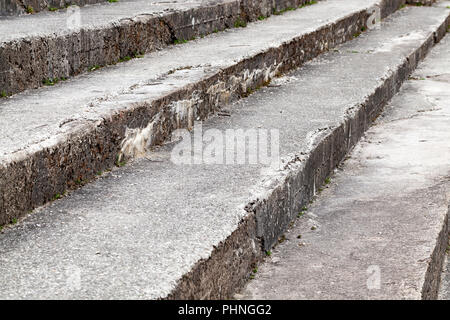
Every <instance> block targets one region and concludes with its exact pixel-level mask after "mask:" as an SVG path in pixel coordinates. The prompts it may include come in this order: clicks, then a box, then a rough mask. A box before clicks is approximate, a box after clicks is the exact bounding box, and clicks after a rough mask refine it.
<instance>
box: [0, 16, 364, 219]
mask: <svg viewBox="0 0 450 320" xmlns="http://www.w3.org/2000/svg"><path fill="white" fill-rule="evenodd" d="M367 18H368V13H367V12H366V11H362V12H358V13H355V14H353V15H351V16H349V17H346V18H344V19H342V20H341V21H339V22H338V23H336V24H334V25H329V26H326V27H324V28H322V29H320V30H318V31H315V32H312V33H310V34H307V35H305V36H303V37H301V38H297V39H294V40H292V41H291V42H289V43H286V44H284V45H282V46H281V47H278V48H273V49H270V50H267V51H266V52H264V53H261V54H258V55H256V56H253V57H250V58H248V59H246V60H244V61H242V62H240V63H238V64H237V65H235V66H232V67H229V68H228V69H225V70H222V71H219V72H218V71H215V72H214V73H213V74H212V75H210V76H209V77H206V78H205V79H204V80H202V81H200V82H198V83H195V84H193V85H188V86H186V87H185V88H183V89H180V90H177V91H176V92H173V93H171V94H169V95H166V96H164V97H162V98H160V99H157V100H154V101H148V102H144V103H140V104H132V105H130V106H129V107H128V108H127V110H126V111H123V112H121V113H119V114H115V115H114V116H112V117H108V118H106V119H105V120H104V121H103V122H102V123H97V124H92V125H86V127H85V128H83V130H80V131H78V132H77V133H74V134H73V135H72V136H70V137H67V138H66V140H64V141H62V142H60V143H56V144H55V145H48V147H47V148H42V149H39V150H38V151H36V152H35V153H33V154H31V153H17V154H16V156H15V158H14V159H10V160H9V161H8V162H7V164H5V165H4V166H3V167H1V168H0V177H1V179H0V190H1V191H2V194H3V197H2V198H0V213H1V214H0V225H1V224H5V223H9V222H10V221H12V219H13V218H17V217H19V216H20V215H22V214H24V213H26V212H28V211H30V210H32V209H33V208H35V207H37V206H40V205H42V204H44V203H46V202H48V201H49V200H51V199H52V198H53V197H54V196H55V195H56V194H63V193H64V191H65V190H66V189H67V188H68V187H74V186H76V185H77V183H76V181H77V182H78V184H79V182H80V181H87V180H90V179H92V178H93V177H95V176H96V174H97V172H99V171H104V170H105V169H107V168H111V167H112V166H114V164H115V163H116V160H117V155H118V154H119V153H120V152H121V145H122V144H123V142H124V141H126V139H127V138H129V137H127V130H126V128H145V127H146V126H148V124H149V123H152V122H155V123H154V126H153V130H152V131H151V135H150V136H147V137H145V138H146V139H147V140H151V141H152V143H153V144H157V143H160V142H162V141H164V140H166V139H167V138H169V137H170V134H171V133H172V132H173V130H175V129H177V128H179V127H185V126H187V125H188V123H189V122H192V120H193V119H194V118H195V119H196V117H193V118H191V119H184V120H183V121H181V122H179V121H178V119H177V118H178V115H177V114H173V113H171V111H170V110H171V109H172V108H171V107H170V106H171V105H173V103H174V102H177V101H186V100H188V101H189V100H192V97H193V96H197V97H201V99H197V100H196V101H194V102H197V103H198V104H199V105H198V106H197V110H198V111H197V115H196V116H199V117H200V118H206V116H207V115H208V114H209V113H210V112H211V111H213V110H215V109H217V107H219V106H221V105H223V103H224V102H231V101H233V100H235V99H237V98H239V97H240V96H241V95H242V94H243V93H244V92H245V91H246V89H244V90H242V87H241V86H240V85H239V83H241V82H242V81H245V82H246V83H247V85H248V87H249V88H256V87H257V86H259V85H261V84H263V83H264V82H265V81H267V80H270V78H269V79H266V78H264V77H263V76H262V75H265V74H267V72H268V71H270V72H269V73H270V75H269V76H270V77H273V76H275V75H276V74H278V73H282V72H285V71H288V70H291V69H293V68H296V67H299V66H300V65H302V64H303V63H304V62H305V61H308V60H309V59H311V58H313V57H315V56H317V55H318V54H320V53H321V52H323V51H324V50H326V49H327V47H328V48H331V47H332V46H334V45H337V44H340V43H342V42H344V41H346V40H349V39H352V38H353V35H354V34H355V33H356V32H357V31H358V30H360V29H361V27H362V26H364V25H365V22H366V20H367ZM341 29H345V31H344V32H343V33H342V30H341ZM321 42H324V43H328V46H327V47H326V46H322V45H321ZM316 43H319V45H316ZM305 44H306V47H305ZM310 44H313V46H312V47H308V46H309V45H310ZM302 49H303V50H304V51H305V52H304V53H301V50H302ZM275 61H276V62H277V65H276V67H274V62H275ZM277 68H278V69H277ZM249 74H255V75H256V74H257V75H259V76H257V77H251V78H249V77H248V75H249ZM175 75H176V73H175ZM172 76H173V75H172ZM168 77H170V75H168ZM216 85H217V86H218V87H219V88H221V89H220V90H214V88H216ZM211 88H212V89H211ZM210 89H211V90H210ZM194 93H195V94H194ZM224 96H225V97H226V100H227V101H223V97H224ZM200 100H203V101H204V102H203V103H201V102H200ZM155 119H163V120H161V121H159V122H158V120H157V121H154V120H155ZM125 156H129V155H127V154H125Z"/></svg>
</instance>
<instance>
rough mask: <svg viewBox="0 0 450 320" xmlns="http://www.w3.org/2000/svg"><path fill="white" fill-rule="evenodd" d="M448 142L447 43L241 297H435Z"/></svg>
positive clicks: (444, 233)
mask: <svg viewBox="0 0 450 320" xmlns="http://www.w3.org/2000/svg"><path fill="white" fill-rule="evenodd" d="M449 139H450V37H449V36H447V37H445V38H444V39H443V40H442V41H441V43H440V44H439V45H437V46H436V47H435V48H434V49H433V50H432V52H431V53H430V55H429V57H427V58H426V60H425V61H424V62H423V63H422V64H421V65H420V66H419V67H418V69H417V70H416V72H415V73H414V74H413V75H412V76H411V78H410V80H408V81H407V82H406V83H405V84H404V85H403V87H402V89H401V91H400V93H399V94H398V95H396V96H395V97H394V99H393V100H392V101H391V102H390V103H389V105H388V106H387V108H386V110H385V111H384V112H383V114H382V115H381V116H380V117H379V118H378V119H377V121H376V122H375V124H374V126H373V127H371V128H370V129H369V130H368V131H367V134H366V135H365V137H364V138H363V139H362V141H361V142H360V143H359V144H358V145H357V146H356V147H355V149H354V150H353V151H352V152H351V153H350V155H349V157H348V159H347V160H346V161H345V162H344V164H343V165H342V167H341V168H340V169H339V170H338V171H337V173H336V175H334V176H333V177H332V182H331V183H330V184H329V185H327V187H326V188H325V189H324V190H323V192H322V193H321V194H320V195H318V196H317V199H316V201H315V202H314V203H313V204H311V205H310V206H309V208H308V210H307V212H306V213H305V214H304V215H303V216H302V217H300V218H299V219H298V220H296V222H295V225H294V226H293V227H292V228H291V229H290V230H289V231H288V232H287V233H286V234H285V236H284V237H283V238H282V239H283V240H284V242H283V243H282V244H280V245H278V246H277V247H276V248H275V250H273V253H272V255H271V257H270V258H268V259H267V261H266V263H264V264H263V265H262V266H261V267H260V268H258V271H257V274H256V275H255V279H254V280H252V281H250V282H249V283H248V286H247V287H246V289H245V290H244V291H243V293H242V295H239V297H240V298H249V299H282V300H284V299H436V298H437V297H438V289H439V282H440V273H441V270H442V264H443V260H444V255H445V250H446V249H447V244H448V232H449V227H448V216H449V204H450V145H449V143H448V141H449ZM299 237H300V239H299ZM443 280H444V281H443V283H442V286H443V287H442V288H441V297H442V298H445V297H447V299H448V293H447V292H448V290H449V289H450V288H449V287H448V286H449V283H448V276H444V278H443Z"/></svg>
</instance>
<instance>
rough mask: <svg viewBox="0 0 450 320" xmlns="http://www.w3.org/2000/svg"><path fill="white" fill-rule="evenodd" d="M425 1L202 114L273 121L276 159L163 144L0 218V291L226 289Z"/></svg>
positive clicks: (417, 48) (252, 124) (412, 57)
mask: <svg viewBox="0 0 450 320" xmlns="http://www.w3.org/2000/svg"><path fill="white" fill-rule="evenodd" d="M429 10H431V11H423V10H421V9H418V8H406V9H404V10H401V11H400V12H398V13H396V14H394V15H393V16H392V17H390V18H388V19H386V20H385V21H384V22H383V24H382V26H381V28H380V29H378V30H371V31H369V32H367V33H364V34H362V35H361V36H359V37H358V38H357V39H355V40H354V41H351V42H347V43H346V44H344V45H342V46H340V47H338V48H337V51H330V52H328V53H326V54H324V55H323V56H321V57H320V58H318V59H315V60H313V61H311V62H310V63H307V64H306V65H305V66H304V67H302V68H301V69H299V70H298V71H296V72H294V73H292V74H290V75H289V77H285V78H280V79H278V80H276V81H274V82H273V83H272V84H271V86H269V87H266V88H262V89H261V90H260V91H258V92H257V93H255V94H253V95H250V96H249V97H248V98H246V99H244V100H240V101H239V102H237V103H235V104H233V105H231V106H230V107H228V113H229V116H226V115H223V114H224V113H225V110H221V113H219V114H217V116H215V117H211V118H210V119H209V120H207V121H205V122H204V123H203V127H204V130H207V129H216V130H218V131H219V132H224V131H225V130H227V129H248V128H262V129H278V130H279V133H280V135H279V136H280V139H279V141H280V155H281V157H282V159H283V165H282V166H281V167H280V168H278V169H273V170H270V169H269V168H267V167H266V166H264V165H262V164H255V165H237V164H235V165H233V164H229V165H219V164H216V165H213V164H210V165H207V164H198V165H177V164H175V163H173V162H171V161H170V150H171V148H172V147H173V144H166V145H164V146H162V147H159V148H155V149H154V150H152V151H150V152H148V153H147V154H146V157H145V158H141V159H137V160H135V161H133V162H132V163H130V164H129V165H127V166H125V167H122V168H118V169H116V170H113V171H112V172H110V173H109V174H105V175H103V176H102V177H100V178H99V179H98V180H97V181H95V182H93V183H91V184H88V185H86V186H85V187H84V188H82V189H79V190H77V191H74V192H73V193H70V194H69V195H68V196H67V197H65V198H63V199H62V200H60V201H55V202H53V203H52V204H50V205H47V206H45V207H42V208H40V209H38V210H36V211H34V213H33V214H31V215H29V216H28V217H27V218H25V219H24V220H22V221H19V222H18V223H17V224H16V225H14V226H12V227H8V228H5V229H4V230H3V233H1V234H0V297H1V298H7V299H9V298H195V299H202V298H229V297H231V296H232V294H233V293H235V292H236V291H237V290H239V288H241V287H242V286H243V284H244V283H245V279H246V278H247V277H248V276H249V274H250V271H251V268H252V266H254V264H255V263H257V262H258V261H260V260H261V258H262V256H263V254H264V246H266V245H267V244H268V243H270V242H271V241H272V239H273V238H276V237H278V236H279V235H280V234H281V233H280V232H284V229H283V227H284V225H285V224H284V223H285V221H289V219H290V217H292V216H293V215H294V214H296V213H298V212H299V210H300V208H301V206H302V205H304V203H305V202H306V201H307V200H309V196H310V195H311V194H313V193H314V190H315V189H316V188H317V186H318V185H320V183H321V181H323V178H324V177H326V176H328V175H329V174H330V171H331V170H333V168H334V166H335V165H336V164H337V163H339V162H340V160H341V158H342V157H343V156H344V155H345V153H346V152H347V150H348V149H349V148H351V147H352V146H353V145H354V144H355V143H356V142H357V141H358V138H359V137H360V136H361V135H362V133H363V131H364V130H365V129H366V128H367V126H368V124H369V123H370V121H371V119H372V118H374V117H375V116H376V114H377V112H378V110H380V109H381V107H382V106H383V105H384V104H385V103H386V102H387V101H388V100H389V99H390V98H391V96H392V95H393V94H394V93H395V92H396V91H397V90H398V89H399V87H400V85H401V83H402V82H403V80H405V79H406V78H407V77H408V75H409V73H410V71H411V70H412V69H414V68H415V66H416V64H417V63H418V61H419V60H420V59H421V58H422V57H423V56H424V55H425V54H426V53H427V52H428V50H429V48H431V47H432V46H433V44H434V41H435V35H436V31H437V30H438V29H439V28H440V27H441V26H442V25H443V24H444V23H445V20H446V18H447V16H446V15H445V14H444V13H443V12H442V11H439V12H437V11H434V10H433V9H431V8H430V9H429ZM430 13H433V14H430ZM436 39H437V40H439V37H436ZM318 97H320V99H318ZM221 114H222V116H221ZM225 114H226V113H225ZM194 133H195V131H194ZM280 199H284V200H283V201H281V200H280ZM264 204H267V207H268V209H267V211H264V208H265V206H264ZM278 207H279V208H278ZM275 214H277V215H278V216H275ZM275 232H278V234H275Z"/></svg>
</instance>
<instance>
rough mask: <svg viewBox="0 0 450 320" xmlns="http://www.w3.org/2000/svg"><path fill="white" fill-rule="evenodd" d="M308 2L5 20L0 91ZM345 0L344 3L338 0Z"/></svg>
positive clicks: (122, 8)
mask: <svg viewBox="0 0 450 320" xmlns="http://www.w3.org/2000/svg"><path fill="white" fill-rule="evenodd" d="M305 2H306V0H278V1H271V0H264V1H259V0H208V1H203V0H196V1H186V0H179V1H170V2H168V1H147V0H134V1H124V2H118V3H113V4H110V3H105V4H100V5H95V6H87V7H83V8H81V9H80V10H79V11H74V10H73V9H72V8H70V9H68V10H60V11H58V12H47V13H41V14H37V15H32V16H29V15H28V16H23V17H16V18H10V19H3V20H2V23H1V24H0V93H3V94H4V95H5V94H8V95H10V94H14V93H18V92H21V91H23V90H25V89H29V88H37V87H40V86H42V85H43V81H45V80H47V79H54V78H58V79H59V78H68V77H71V76H74V75H77V74H80V73H83V72H86V71H88V70H89V69H90V68H92V67H94V66H104V65H109V64H115V63H117V62H119V61H120V60H121V59H124V58H125V59H128V58H129V57H133V56H135V55H140V54H142V53H145V52H152V51H155V50H160V49H161V48H164V47H166V46H167V45H169V44H173V43H174V41H175V40H180V41H183V40H190V39H192V38H193V37H200V36H204V35H206V34H209V33H212V32H214V31H216V30H224V29H225V28H232V27H234V26H235V24H236V23H237V22H239V21H240V22H241V23H242V22H248V21H255V20H256V19H257V18H258V17H260V16H268V15H271V14H272V12H273V11H277V10H283V9H285V8H288V7H296V6H298V5H301V4H303V3H305ZM353 2H354V1H353ZM360 2H361V1H360ZM363 2H365V3H373V2H374V1H370V0H364V1H363ZM378 2H383V3H386V5H384V6H383V11H382V12H383V13H384V14H385V15H387V14H388V13H390V12H391V10H393V9H397V8H398V7H399V4H400V3H402V2H404V0H379V1H378ZM343 5H346V4H343V3H342V2H341V6H343ZM350 6H352V5H351V4H350ZM388 8H389V9H388Z"/></svg>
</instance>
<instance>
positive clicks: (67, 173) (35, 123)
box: [0, 0, 446, 224]
mask: <svg viewBox="0 0 450 320" xmlns="http://www.w3.org/2000/svg"><path fill="white" fill-rule="evenodd" d="M374 3H377V1H363V2H361V1H359V0H351V1H346V5H345V6H342V4H341V1H338V0H333V1H331V0H330V1H325V2H320V3H319V4H316V5H313V6H308V7H305V8H302V9H299V10H297V11H292V12H288V13H286V14H284V15H280V16H274V17H271V18H270V19H267V20H266V21H263V22H257V23H254V24H251V25H249V26H248V27H247V28H244V29H242V28H240V29H232V30H228V31H226V32H224V33H221V34H217V35H212V36H209V37H206V38H204V39H199V40H197V41H192V42H190V43H187V44H183V45H179V46H173V47H171V48H167V49H166V50H164V51H161V52H154V53H151V54H148V55H146V56H145V57H144V58H142V59H135V60H133V61H129V62H127V63H122V64H119V65H116V66H111V67H107V68H104V69H102V70H97V71H96V72H92V73H89V74H85V75H82V76H80V77H77V78H75V79H71V80H69V81H66V82H64V83H61V84H58V85H56V86H54V87H48V88H41V89H39V90H31V91H29V92H27V93H24V94H20V95H16V96H14V97H12V98H9V99H5V100H3V101H1V102H0V136H2V137H3V138H2V139H1V140H0V164H1V166H0V177H1V179H0V190H1V193H2V198H1V200H0V224H4V223H8V222H9V221H11V220H12V219H14V218H16V217H18V216H20V215H21V214H23V213H26V212H28V211H29V210H31V209H33V208H35V207H36V206H39V205H42V204H43V203H45V202H47V201H48V200H50V199H52V198H53V197H54V196H55V195H56V194H62V193H63V192H64V190H66V188H67V187H71V186H75V185H76V184H79V182H80V181H86V180H89V179H91V178H92V177H95V176H96V173H97V172H99V171H103V170H105V169H106V168H110V167H112V166H114V164H115V163H116V162H117V160H120V161H122V160H123V159H126V158H132V157H134V156H139V155H141V154H143V153H144V152H145V150H146V148H148V147H149V146H152V145H157V144H160V143H162V142H163V141H165V140H166V139H167V138H170V135H171V133H172V132H173V130H175V129H177V128H186V127H188V128H189V127H191V126H192V123H193V121H194V120H199V119H204V118H206V117H207V116H208V114H210V113H211V112H213V111H215V110H217V109H219V108H220V107H222V106H224V105H226V104H228V103H230V102H232V101H234V100H236V99H238V98H239V97H241V96H245V95H247V94H248V92H251V90H253V89H254V88H257V87H258V86H260V85H263V84H265V83H267V82H268V81H269V80H271V79H272V78H273V77H275V76H277V75H279V74H282V73H283V72H286V71H288V70H291V69H293V68H296V67H298V66H300V65H301V64H303V63H304V62H306V61H308V60H310V59H311V58H313V57H315V56H317V55H318V54H320V53H322V52H324V51H326V50H328V49H330V48H332V47H334V46H335V45H337V44H339V43H342V42H345V41H346V40H349V39H353V37H354V34H355V33H357V32H358V31H359V30H360V29H361V27H362V26H364V24H365V23H366V20H367V16H368V12H367V9H368V8H370V7H371V5H373V4H374ZM427 10H429V11H428V12H429V13H431V14H435V15H436V21H438V20H439V19H440V18H442V16H443V15H445V14H446V13H445V12H441V11H440V10H438V9H436V8H427ZM403 12H405V14H406V13H407V12H412V14H413V15H417V18H418V19H421V18H422V16H423V14H424V13H422V11H419V10H412V11H411V10H409V11H403ZM425 14H426V13H425ZM431 19H432V18H431ZM433 21H434V20H433ZM442 28H443V30H444V31H443V32H445V26H444V25H442ZM118 157H119V158H118Z"/></svg>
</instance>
